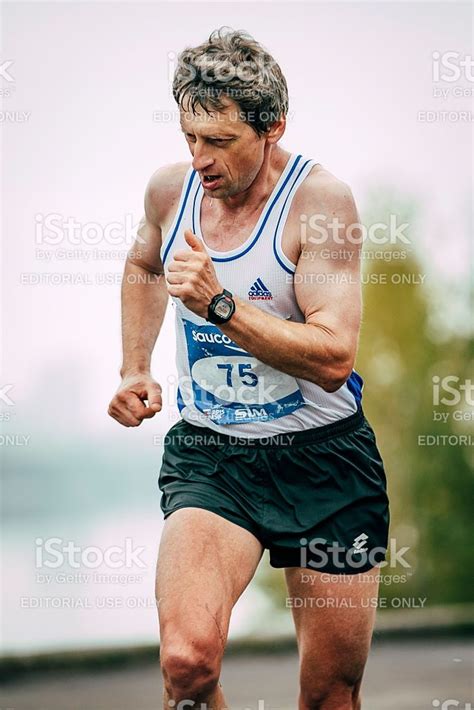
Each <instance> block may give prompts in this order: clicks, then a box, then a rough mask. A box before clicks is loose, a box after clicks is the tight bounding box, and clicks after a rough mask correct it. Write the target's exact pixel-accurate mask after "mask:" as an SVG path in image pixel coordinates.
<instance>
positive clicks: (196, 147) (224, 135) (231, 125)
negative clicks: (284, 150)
mask: <svg viewBox="0 0 474 710" xmlns="http://www.w3.org/2000/svg"><path fill="white" fill-rule="evenodd" d="M195 111H196V113H193V112H192V111H191V110H187V111H184V110H183V109H181V112H180V113H181V129H182V131H183V133H184V135H185V137H186V141H187V143H188V145H189V149H190V151H191V155H192V156H193V168H194V169H195V170H197V172H198V173H199V176H200V178H201V183H202V186H203V188H204V192H205V194H206V195H209V197H213V198H214V197H215V198H219V199H223V198H226V197H232V196H233V195H237V194H239V193H240V192H243V191H244V190H246V189H247V188H248V187H249V186H250V185H251V184H252V182H253V181H254V179H255V177H256V176H257V174H258V171H259V170H260V168H261V166H262V163H263V156H264V147H265V139H264V138H259V137H258V136H257V134H256V133H255V131H254V130H253V129H252V128H251V127H250V126H249V125H248V124H247V123H245V122H244V121H242V120H241V117H240V109H239V107H238V105H237V104H236V103H235V102H233V101H231V100H228V101H227V102H226V106H225V108H223V109H222V110H220V111H215V110H211V111H210V113H207V112H206V111H205V110H204V109H203V108H202V107H201V106H199V105H198V106H197V107H196V109H195ZM205 176H207V178H206V177H205ZM210 177H211V178H212V179H210Z"/></svg>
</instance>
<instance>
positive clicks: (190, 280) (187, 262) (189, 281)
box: [166, 229, 223, 318]
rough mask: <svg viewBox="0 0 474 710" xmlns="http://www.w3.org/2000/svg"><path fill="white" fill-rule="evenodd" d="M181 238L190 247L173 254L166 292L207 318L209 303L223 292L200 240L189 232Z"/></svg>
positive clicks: (188, 230) (167, 276)
mask: <svg viewBox="0 0 474 710" xmlns="http://www.w3.org/2000/svg"><path fill="white" fill-rule="evenodd" d="M184 238H185V239H186V242H187V244H188V245H189V246H190V247H191V248H190V249H189V250H187V251H186V250H185V249H181V250H179V251H177V252H176V253H175V254H174V255H173V259H172V261H171V262H170V265H169V267H168V273H167V275H166V281H167V288H168V293H169V294H170V296H175V297H176V298H179V299H180V300H181V301H182V302H183V303H184V305H185V306H186V308H189V310H190V311H193V313H196V315H198V316H201V317H202V318H207V308H208V306H209V304H210V302H211V301H212V299H213V298H214V296H216V295H217V294H218V293H222V290H223V289H222V286H221V285H220V283H219V281H218V280H217V276H216V272H215V270H214V264H213V263H212V259H211V257H210V256H209V254H208V253H207V251H206V247H205V246H204V244H203V242H202V240H201V239H199V238H198V237H197V236H196V235H195V234H193V232H192V231H191V230H190V229H187V230H186V231H185V232H184Z"/></svg>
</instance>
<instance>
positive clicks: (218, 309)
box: [214, 298, 232, 318]
mask: <svg viewBox="0 0 474 710" xmlns="http://www.w3.org/2000/svg"><path fill="white" fill-rule="evenodd" d="M231 311H232V304H231V303H229V301H227V299H224V298H222V299H221V300H220V301H218V302H217V303H216V305H215V306H214V313H215V314H216V316H219V317H220V318H227V316H229V315H230V313H231Z"/></svg>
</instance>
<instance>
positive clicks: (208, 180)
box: [201, 175, 222, 190]
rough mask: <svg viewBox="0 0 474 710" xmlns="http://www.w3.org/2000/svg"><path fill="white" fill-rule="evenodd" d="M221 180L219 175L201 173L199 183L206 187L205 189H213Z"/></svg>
mask: <svg viewBox="0 0 474 710" xmlns="http://www.w3.org/2000/svg"><path fill="white" fill-rule="evenodd" d="M221 180H222V176H221V175H203V176H201V183H202V186H203V187H205V188H206V190H215V189H216V187H219V183H220V182H221Z"/></svg>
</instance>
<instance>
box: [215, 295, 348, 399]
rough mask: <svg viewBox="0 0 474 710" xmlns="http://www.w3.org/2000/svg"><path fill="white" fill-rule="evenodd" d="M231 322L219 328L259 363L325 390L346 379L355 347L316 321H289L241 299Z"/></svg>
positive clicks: (238, 300) (237, 302) (334, 387)
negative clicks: (309, 322) (259, 361)
mask: <svg viewBox="0 0 474 710" xmlns="http://www.w3.org/2000/svg"><path fill="white" fill-rule="evenodd" d="M235 302H236V309H235V313H234V315H233V316H232V318H231V319H230V321H229V322H228V323H226V324H224V325H221V326H219V327H220V329H221V330H222V331H223V332H224V333H225V334H226V335H228V336H229V337H230V338H232V340H234V341H235V342H236V343H237V344H238V345H240V346H241V347H243V348H245V349H246V350H248V351H249V352H250V353H251V354H252V355H254V356H255V357H256V358H258V359H259V360H261V361H262V362H264V363H266V364H267V365H270V366H271V367H274V368H275V369H277V370H280V371H281V372H285V373H287V374H289V375H292V376H293V377H298V378H301V379H305V380H309V381H310V382H314V383H315V384H317V385H319V386H320V387H322V388H323V389H325V390H326V391H328V392H331V391H335V390H336V389H338V388H339V387H341V386H342V385H343V384H344V382H345V381H346V379H347V377H348V376H349V374H350V371H351V370H352V364H353V359H354V350H355V348H352V347H351V346H350V344H349V343H342V341H341V338H337V337H336V336H335V334H334V332H333V331H332V330H331V329H329V328H327V327H325V326H323V325H322V324H318V323H317V322H314V323H311V324H308V323H292V322H289V321H287V320H283V319H280V318H277V317H275V316H272V315H270V314H268V313H265V312H264V311H262V310H261V309H259V308H256V307H255V306H252V305H250V304H248V303H246V302H245V301H243V300H241V299H240V298H235Z"/></svg>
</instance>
